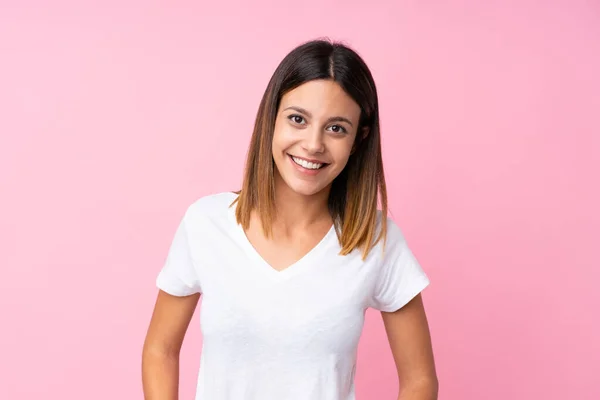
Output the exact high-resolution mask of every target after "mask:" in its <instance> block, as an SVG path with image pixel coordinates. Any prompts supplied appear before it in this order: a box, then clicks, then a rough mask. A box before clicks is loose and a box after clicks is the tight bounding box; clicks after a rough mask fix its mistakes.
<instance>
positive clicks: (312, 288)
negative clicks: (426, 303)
mask: <svg viewBox="0 0 600 400" xmlns="http://www.w3.org/2000/svg"><path fill="white" fill-rule="evenodd" d="M236 196H237V195H236V194H235V193H220V194H216V195H210V196H206V197H203V198H201V199H199V200H197V201H196V202H195V203H193V204H192V205H191V206H190V207H189V208H188V210H187V212H186V213H185V216H184V217H183V219H182V221H181V223H180V225H179V227H178V229H177V231H176V233H175V237H174V239H173V242H172V244H171V248H170V250H169V253H168V257H167V261H166V263H165V265H164V266H163V268H162V270H161V271H160V273H159V275H158V278H157V285H158V287H159V288H160V289H162V290H163V291H165V292H167V293H170V294H172V295H175V296H185V295H190V294H193V293H202V302H201V312H200V323H201V330H202V335H203V346H202V355H201V361H200V371H199V376H198V386H197V395H196V399H197V400H205V399H208V400H307V399H310V400H353V399H355V394H354V375H355V366H356V351H357V345H358V341H359V337H360V335H361V332H362V328H363V322H364V315H365V311H366V309H367V308H368V307H372V308H375V309H377V310H382V311H395V310H398V309H399V308H401V307H402V306H404V305H405V304H406V303H407V302H408V301H409V300H411V299H412V298H413V297H414V296H416V295H417V294H418V293H419V292H421V290H423V289H424V288H425V287H426V286H427V285H428V284H429V280H428V278H427V276H426V275H425V273H424V271H423V270H422V268H421V267H420V265H419V264H418V262H417V260H416V259H415V257H414V256H413V254H412V253H411V251H410V249H409V248H408V247H407V244H406V242H405V240H404V237H403V236H402V233H401V231H400V229H399V228H398V226H397V225H396V224H395V223H394V222H393V221H392V220H391V219H388V232H387V235H388V236H387V244H386V250H385V253H382V249H381V243H382V242H381V241H380V242H379V243H378V244H377V246H376V247H374V248H373V249H372V250H371V252H370V253H369V256H368V257H367V259H366V260H364V261H363V260H362V259H361V252H360V251H359V250H355V251H354V252H352V253H351V254H349V255H346V256H340V255H339V254H338V253H339V251H340V245H339V243H338V240H337V236H336V233H335V230H334V228H333V227H332V228H331V230H330V231H329V232H328V233H327V234H326V236H325V237H324V238H323V239H322V240H321V241H320V242H319V243H318V244H317V245H316V246H315V247H314V248H313V249H312V250H311V251H310V252H309V253H308V254H306V255H305V256H304V257H303V258H301V259H300V260H299V261H297V262H296V263H294V264H293V265H291V266H290V267H288V268H286V269H284V270H282V271H277V270H275V269H273V268H272V267H271V266H269V265H268V264H267V262H266V261H265V260H264V259H263V258H262V257H261V256H260V255H259V254H258V252H257V251H256V250H255V249H254V247H253V246H252V244H251V243H250V242H249V241H248V239H247V237H246V234H245V232H244V230H243V228H242V227H241V226H240V225H238V224H237V223H236V220H235V206H233V207H229V206H230V204H231V203H232V201H233V200H234V199H235V198H236ZM380 216H381V214H380Z"/></svg>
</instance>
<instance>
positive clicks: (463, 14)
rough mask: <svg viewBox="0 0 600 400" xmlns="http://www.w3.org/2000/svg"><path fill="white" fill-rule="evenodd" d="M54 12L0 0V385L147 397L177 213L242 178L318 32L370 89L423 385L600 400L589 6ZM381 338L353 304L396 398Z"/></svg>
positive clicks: (129, 5)
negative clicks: (428, 368) (422, 287)
mask: <svg viewBox="0 0 600 400" xmlns="http://www.w3.org/2000/svg"><path fill="white" fill-rule="evenodd" d="M52 3H53V5H52V6H50V5H47V4H46V2H41V1H40V2H35V3H34V2H29V1H14V2H12V3H11V2H6V1H3V2H2V3H1V5H0V54H1V62H0V132H1V136H0V190H1V198H0V204H1V207H0V266H1V268H2V271H1V276H2V279H0V307H1V311H2V312H1V317H0V318H1V328H0V354H1V356H0V359H1V361H0V398H2V399H7V400H9V399H10V400H13V399H38V398H44V399H66V400H80V399H86V400H100V399H102V400H105V399H141V398H142V391H141V383H140V351H141V345H142V341H143V339H144V334H145V331H146V327H147V323H148V320H149V318H150V313H151V308H152V306H153V301H154V296H155V294H156V289H155V286H154V280H155V277H156V274H157V273H158V270H159V268H160V267H161V265H162V262H163V261H164V257H165V255H166V252H167V249H168V245H169V243H170V240H171V238H172V235H173V233H174V229H175V227H176V224H177V222H178V220H179V218H180V217H181V215H182V213H183V211H184V209H185V207H186V206H187V205H188V204H189V203H190V202H192V201H193V200H195V199H196V198H198V197H199V196H202V195H205V194H209V193H214V192H217V191H225V190H233V189H237V188H238V187H239V186H240V183H241V176H242V168H243V162H244V157H245V152H246V146H247V144H248V141H249V137H250V132H251V127H252V123H253V119H254V114H255V112H256V109H257V107H258V102H259V100H260V96H261V95H262V92H263V90H264V88H265V86H266V84H267V80H268V79H269V77H270V75H271V73H272V72H273V70H274V68H275V67H276V65H277V63H278V62H279V61H280V60H281V58H282V57H283V56H284V55H285V53H287V52H288V51H289V50H291V48H292V47H294V46H295V45H297V44H299V43H300V42H302V41H304V40H307V39H311V38H314V37H318V36H325V35H327V36H329V37H331V38H333V39H341V40H344V41H346V42H347V43H349V44H350V45H352V46H354V47H355V48H356V49H357V50H358V51H359V52H360V53H361V54H362V55H363V56H364V57H365V58H366V60H367V62H368V63H369V65H370V66H371V68H372V70H373V73H374V75H375V78H376V81H377V84H378V87H379V91H380V94H381V113H382V127H383V143H384V147H385V149H384V151H385V154H384V157H385V166H386V168H387V179H388V185H389V192H390V194H389V197H390V203H391V209H392V215H393V217H395V219H396V221H397V222H398V223H399V224H400V225H401V227H402V229H403V230H404V232H405V234H406V236H407V238H408V240H409V243H410V245H411V247H412V248H413V250H414V252H415V254H416V255H417V256H418V258H419V259H420V260H421V262H422V264H423V266H424V267H425V269H426V271H427V272H428V274H429V275H430V277H431V279H432V285H431V286H430V288H428V289H427V290H426V292H425V301H426V306H427V309H428V312H429V318H430V322H431V329H432V334H433V338H434V346H435V353H436V358H437V367H438V372H439V378H440V384H441V393H440V399H442V400H464V399H477V400H481V399H485V400H505V399H527V400H531V399H544V400H551V399H556V400H558V399H560V400H564V399H577V400H592V399H595V400H597V399H600V388H599V387H600V384H598V381H597V379H598V377H597V374H598V371H599V364H600V332H599V331H600V329H599V325H600V321H599V319H600V318H599V317H598V316H599V311H598V309H599V307H600V299H599V294H598V285H597V282H598V280H599V279H600V272H599V271H600V268H599V267H600V256H599V255H598V239H599V234H598V232H599V228H600V212H599V211H598V205H599V204H600V184H599V181H600V179H599V177H598V172H599V171H600V161H599V153H600V139H599V137H600V72H599V71H600V4H599V3H597V2H594V1H567V0H565V1H550V2H544V1H538V2H534V1H485V2H484V1H475V0H472V1H446V2H433V1H420V2H416V1H386V0H381V1H368V2H364V1H361V2H359V1H325V2H323V0H310V1H303V2H300V3H290V2H282V1H273V2H270V1H252V2H249V1H248V2H245V1H238V2H235V3H234V2H226V1H218V2H210V4H209V3H208V2H191V1H189V2H185V1H172V2H153V5H150V4H148V3H149V2H142V1H137V2H136V1H110V2H106V1H105V2H95V3H98V4H101V5H83V2H80V1H71V2H65V1H53V2H52ZM159 3H162V4H159ZM90 4H91V3H90ZM203 4H204V5H203ZM199 332H200V331H199V326H198V315H196V316H195V319H194V321H193V323H192V326H191V328H190V331H189V336H188V337H187V340H186V342H185V345H184V349H183V355H182V363H183V367H182V378H181V381H182V384H181V391H182V394H183V396H182V398H183V399H191V398H192V394H193V391H194V386H195V381H196V374H197V368H198V360H199V350H200V345H201V338H200V337H199ZM387 346H388V345H387V342H386V339H385V333H384V331H383V329H382V324H381V322H380V318H379V315H378V314H376V313H370V314H369V316H368V323H367V325H366V327H365V333H364V336H363V340H362V342H361V347H360V359H359V368H358V376H357V387H358V389H357V390H358V396H359V399H367V400H369V399H375V400H379V399H382V400H384V399H395V396H396V390H397V384H396V376H395V371H394V365H393V361H392V358H391V355H390V353H389V351H388V347H387Z"/></svg>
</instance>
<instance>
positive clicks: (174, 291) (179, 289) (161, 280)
mask: <svg viewBox="0 0 600 400" xmlns="http://www.w3.org/2000/svg"><path fill="white" fill-rule="evenodd" d="M156 287H157V288H159V289H160V290H162V291H163V292H166V293H168V294H170V295H172V296H177V297H184V296H191V295H193V294H196V293H200V292H199V291H197V290H193V289H190V288H188V287H186V286H182V285H181V284H177V283H175V282H172V281H171V280H169V279H168V278H167V277H166V276H165V275H162V274H161V275H159V276H158V277H157V278H156Z"/></svg>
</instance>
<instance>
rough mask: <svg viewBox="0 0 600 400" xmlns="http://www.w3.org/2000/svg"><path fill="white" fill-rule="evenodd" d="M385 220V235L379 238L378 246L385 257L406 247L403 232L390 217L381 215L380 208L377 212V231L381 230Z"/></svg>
mask: <svg viewBox="0 0 600 400" xmlns="http://www.w3.org/2000/svg"><path fill="white" fill-rule="evenodd" d="M384 221H385V236H383V237H382V238H381V240H380V241H379V243H378V247H382V249H383V254H384V257H385V258H388V257H394V256H397V255H398V254H399V253H401V252H403V251H404V250H405V249H406V248H407V247H408V245H407V242H406V238H405V236H404V232H403V231H402V229H401V228H400V226H399V225H398V223H396V221H395V220H394V219H392V217H390V216H387V215H383V213H382V212H381V210H378V212H377V232H378V234H379V233H380V232H381V230H382V228H383V222H384Z"/></svg>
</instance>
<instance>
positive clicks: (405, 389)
mask: <svg viewBox="0 0 600 400" xmlns="http://www.w3.org/2000/svg"><path fill="white" fill-rule="evenodd" d="M378 110H379V107H378V100H377V91H376V89H375V83H374V82H373V78H372V76H371V73H370V71H369V69H368V68H367V66H366V64H365V63H364V61H363V60H362V59H361V58H360V57H359V56H358V55H357V54H356V53H355V52H354V51H353V50H351V49H350V48H348V47H346V46H344V45H342V44H338V43H330V42H327V41H311V42H308V43H305V44H303V45H301V46H299V47H297V48H296V49H294V50H293V51H291V52H290V53H289V54H288V55H287V56H286V57H285V58H284V59H283V61H282V62H281V64H280V65H279V66H278V68H277V69H276V71H275V73H274V75H273V77H272V78H271V80H270V82H269V85H268V87H267V89H266V91H265V93H264V96H263V98H262V101H261V103H260V108H259V110H258V115H257V117H256V124H255V127H254V132H253V135H252V139H251V143H250V148H249V152H248V160H247V165H246V171H245V174H244V181H243V186H242V189H241V191H239V192H236V193H219V194H214V195H209V196H206V197H203V198H201V199H199V200H197V201H195V202H194V203H193V204H191V206H190V207H189V208H188V209H187V211H186V213H185V215H184V217H183V219H182V221H181V223H180V225H179V227H178V229H177V231H176V233H175V237H174V239H173V242H172V245H171V248H170V250H169V253H168V257H167V261H166V263H165V265H164V266H163V268H162V270H161V271H160V273H159V275H158V278H157V285H158V288H159V289H160V290H159V293H158V297H157V300H156V304H155V308H154V313H153V316H152V320H151V322H150V327H149V329H148V333H147V337H146V341H145V344H144V351H143V357H142V358H143V363H142V364H143V367H142V370H143V387H144V393H145V398H146V399H148V400H151V399H156V400H158V399H160V400H167V399H177V392H178V380H179V373H178V371H179V352H180V348H181V344H182V342H183V339H184V335H185V332H186V330H187V327H188V325H189V322H190V319H191V317H192V314H193V312H194V309H195V308H196V305H197V303H198V300H199V297H200V295H202V296H203V301H202V312H201V314H200V322H201V327H202V333H203V347H202V356H201V362H200V372H199V378H198V386H197V397H196V398H197V399H202V400H230V399H232V400H238V399H239V400H296V399H297V400H351V399H354V398H355V394H354V375H355V370H356V350H357V345H358V341H359V337H360V335H361V331H362V327H363V322H364V315H365V310H366V309H367V308H369V307H371V308H374V309H377V310H380V311H381V313H382V316H383V321H384V324H385V328H386V332H387V337H388V338H389V343H390V347H391V351H392V353H393V357H394V360H395V363H396V366H397V370H398V378H399V381H400V393H399V397H398V398H399V399H402V400H434V399H436V398H437V378H436V372H435V367H434V361H433V355H432V348H431V341H430V334H429V328H428V323H427V318H426V315H425V311H424V307H423V303H422V299H421V295H420V292H421V291H422V290H423V289H424V288H425V287H426V286H427V285H428V284H429V280H428V278H427V276H426V275H425V273H424V271H423V269H422V268H421V267H420V265H419V263H418V262H417V260H416V259H415V257H414V256H413V254H412V253H411V251H410V249H409V247H408V246H407V243H406V241H405V240H404V237H403V236H402V233H401V231H400V229H399V228H398V227H397V225H396V224H395V223H394V222H393V221H392V220H391V219H389V218H388V217H387V200H386V189H385V180H384V174H383V164H382V156H381V144H380V134H379V111H378ZM378 205H379V206H380V208H381V210H378V208H377V207H378Z"/></svg>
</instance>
